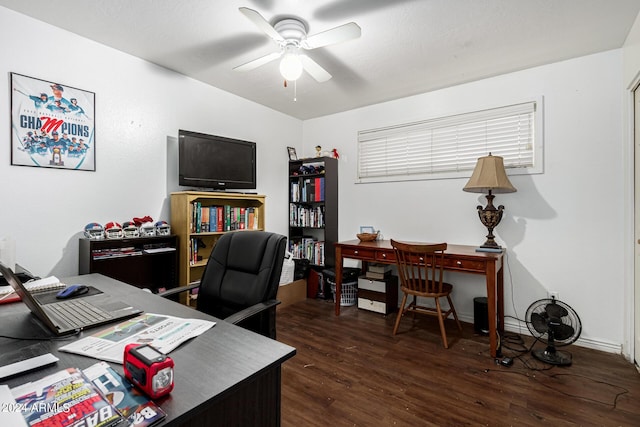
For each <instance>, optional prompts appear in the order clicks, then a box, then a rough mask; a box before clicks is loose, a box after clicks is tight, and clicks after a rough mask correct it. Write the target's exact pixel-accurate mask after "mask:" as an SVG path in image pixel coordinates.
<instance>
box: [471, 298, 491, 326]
mask: <svg viewBox="0 0 640 427" xmlns="http://www.w3.org/2000/svg"><path fill="white" fill-rule="evenodd" d="M473 328H474V329H475V331H476V333H478V334H482V335H489V314H488V310H487V297H476V298H474V299H473Z"/></svg>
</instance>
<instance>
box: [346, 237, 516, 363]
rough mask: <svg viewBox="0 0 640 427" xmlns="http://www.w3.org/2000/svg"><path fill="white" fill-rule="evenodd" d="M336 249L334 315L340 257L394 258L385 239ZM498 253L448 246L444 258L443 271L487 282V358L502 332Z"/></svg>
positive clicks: (501, 280)
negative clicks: (481, 278)
mask: <svg viewBox="0 0 640 427" xmlns="http://www.w3.org/2000/svg"><path fill="white" fill-rule="evenodd" d="M335 250H336V267H335V268H336V303H335V312H336V316H339V315H340V294H341V291H342V262H343V260H344V258H350V259H356V260H360V261H363V269H364V268H365V265H366V263H367V262H377V263H382V264H395V262H396V255H395V252H394V250H393V247H392V246H391V242H390V241H389V240H376V241H373V242H361V241H360V240H348V241H344V242H338V243H336V244H335ZM502 259H503V254H502V253H493V252H476V247H475V246H466V245H448V246H447V250H446V251H445V255H444V264H445V265H444V269H445V270H449V271H459V272H462V273H471V274H480V275H483V276H485V279H486V283H487V311H488V313H489V345H490V350H491V357H496V353H497V351H498V339H497V334H498V333H500V334H502V333H503V332H504V302H503V291H504V278H503V268H502Z"/></svg>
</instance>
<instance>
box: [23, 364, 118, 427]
mask: <svg viewBox="0 0 640 427" xmlns="http://www.w3.org/2000/svg"><path fill="white" fill-rule="evenodd" d="M11 393H12V395H13V398H14V400H15V406H14V408H15V410H17V411H20V412H21V413H22V416H23V418H24V419H25V421H26V423H27V425H28V426H29V427H47V426H95V427H116V426H118V427H120V426H126V425H129V423H128V422H127V418H126V417H124V416H123V415H122V414H121V413H120V412H118V410H117V409H116V407H115V406H114V405H112V404H111V403H110V402H109V401H108V400H107V398H106V397H105V396H104V395H103V394H101V393H100V391H99V390H98V389H97V387H95V386H94V385H93V383H91V381H89V380H88V379H87V377H86V376H85V375H84V374H83V373H82V371H80V370H79V369H77V368H67V369H64V370H62V371H58V372H56V373H54V374H51V375H48V376H46V377H44V378H42V379H40V380H37V381H33V382H29V383H26V384H22V385H20V386H17V387H14V388H12V389H11ZM11 404H12V405H13V403H11Z"/></svg>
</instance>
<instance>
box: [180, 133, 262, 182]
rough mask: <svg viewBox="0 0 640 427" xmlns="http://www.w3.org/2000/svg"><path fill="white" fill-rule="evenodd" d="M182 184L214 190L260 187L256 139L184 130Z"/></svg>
mask: <svg viewBox="0 0 640 427" xmlns="http://www.w3.org/2000/svg"><path fill="white" fill-rule="evenodd" d="M178 174H179V175H178V184H179V185H182V186H190V187H202V188H210V189H214V190H225V189H230V190H243V189H255V188H256V143H255V142H250V141H242V140H239V139H232V138H226V137H223V136H217V135H207V134H204V133H198V132H191V131H186V130H182V129H181V130H180V131H179V133H178Z"/></svg>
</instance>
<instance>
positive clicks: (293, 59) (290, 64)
mask: <svg viewBox="0 0 640 427" xmlns="http://www.w3.org/2000/svg"><path fill="white" fill-rule="evenodd" d="M280 74H282V77H284V78H285V79H286V80H288V81H290V82H292V81H295V80H298V78H300V76H301V75H302V62H301V61H300V58H299V57H298V55H297V54H296V53H292V52H287V53H285V54H284V56H283V57H282V61H280Z"/></svg>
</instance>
